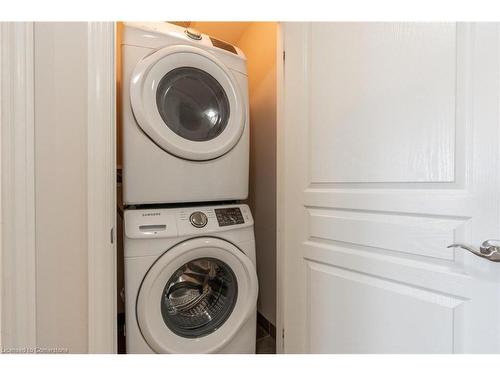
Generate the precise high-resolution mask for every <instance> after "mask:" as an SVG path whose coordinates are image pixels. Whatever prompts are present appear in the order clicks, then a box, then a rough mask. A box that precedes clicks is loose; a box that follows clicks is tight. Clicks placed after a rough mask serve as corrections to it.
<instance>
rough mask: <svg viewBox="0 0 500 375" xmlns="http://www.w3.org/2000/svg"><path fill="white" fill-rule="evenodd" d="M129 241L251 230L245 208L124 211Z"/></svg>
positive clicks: (222, 207) (219, 207) (224, 206)
mask: <svg viewBox="0 0 500 375" xmlns="http://www.w3.org/2000/svg"><path fill="white" fill-rule="evenodd" d="M124 225H125V235H126V236H127V237H128V238H172V237H183V236H191V235H199V234H202V233H207V234H209V233H218V232H223V231H231V230H236V229H240V228H246V227H251V226H253V219H252V214H251V212H250V208H249V207H248V206H247V205H246V204H237V205H236V204H231V205H220V206H198V207H182V208H154V209H153V208H149V209H128V210H125V218H124Z"/></svg>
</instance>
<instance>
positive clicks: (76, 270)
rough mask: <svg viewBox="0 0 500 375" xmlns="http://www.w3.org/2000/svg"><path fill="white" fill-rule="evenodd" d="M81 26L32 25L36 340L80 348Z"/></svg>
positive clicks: (83, 342) (83, 335) (83, 297)
mask: <svg viewBox="0 0 500 375" xmlns="http://www.w3.org/2000/svg"><path fill="white" fill-rule="evenodd" d="M86 61H87V25H86V24H85V23H36V24H35V148H36V151H35V160H36V164H35V174H36V175H35V178H36V185H35V194H36V252H37V266H36V281H37V346H39V347H45V348H67V349H68V350H69V351H70V352H71V353H81V352H86V351H87V131H86V128H87V64H86Z"/></svg>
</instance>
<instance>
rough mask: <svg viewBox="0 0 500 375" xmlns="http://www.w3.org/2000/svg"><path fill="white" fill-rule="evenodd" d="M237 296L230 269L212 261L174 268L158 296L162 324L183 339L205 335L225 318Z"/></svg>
mask: <svg viewBox="0 0 500 375" xmlns="http://www.w3.org/2000/svg"><path fill="white" fill-rule="evenodd" d="M237 297H238V283H237V281H236V276H235V274H234V272H233V271H232V270H231V268H230V267H229V266H228V265H227V264H226V263H224V262H222V261H221V260H218V259H215V258H198V259H195V260H191V261H190V262H188V263H186V264H184V265H183V266H181V267H180V268H178V269H177V270H176V271H175V272H174V274H173V275H172V276H171V277H170V279H169V280H168V281H167V283H166V285H165V288H164V289H163V293H162V296H161V302H160V309H161V315H162V317H163V321H164V322H165V324H166V325H167V327H168V328H169V329H170V330H171V331H172V332H174V333H175V334H177V335H179V336H182V337H186V338H197V337H203V336H206V335H208V334H210V333H212V332H214V331H215V330H217V329H218V328H219V327H220V326H222V325H223V324H224V322H225V321H226V320H227V319H228V318H229V316H230V315H231V312H232V311H233V309H234V306H235V304H236V300H237Z"/></svg>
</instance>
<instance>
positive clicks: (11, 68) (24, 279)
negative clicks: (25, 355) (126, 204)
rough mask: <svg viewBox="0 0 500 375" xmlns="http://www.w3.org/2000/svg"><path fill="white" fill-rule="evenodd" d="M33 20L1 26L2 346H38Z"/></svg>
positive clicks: (0, 24)
mask: <svg viewBox="0 0 500 375" xmlns="http://www.w3.org/2000/svg"><path fill="white" fill-rule="evenodd" d="M33 71H34V38H33V22H15V23H14V22H2V23H0V82H1V86H0V118H1V124H0V127H1V128H0V158H1V163H0V169H1V184H0V189H1V203H0V211H1V225H0V238H1V240H0V290H1V293H0V346H1V347H3V348H4V349H6V350H8V349H14V348H19V349H21V348H26V349H28V348H29V349H32V348H35V347H36V252H35V126H34V125H35V124H34V88H35V86H34V76H33Z"/></svg>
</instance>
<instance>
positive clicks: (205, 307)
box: [124, 205, 258, 353]
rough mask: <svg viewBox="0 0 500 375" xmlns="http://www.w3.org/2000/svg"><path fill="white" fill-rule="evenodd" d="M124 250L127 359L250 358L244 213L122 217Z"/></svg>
mask: <svg viewBox="0 0 500 375" xmlns="http://www.w3.org/2000/svg"><path fill="white" fill-rule="evenodd" d="M193 214H196V215H197V216H201V214H202V215H204V217H206V223H205V225H204V226H202V227H199V226H197V225H194V224H193V222H192V220H191V217H192V216H193ZM235 218H237V220H234V219H235ZM229 222H232V224H228V223H229ZM159 228H161V229H159ZM124 246H125V294H126V298H125V303H126V323H127V352H128V353H254V352H255V332H256V314H257V294H258V281H257V274H256V270H255V239H254V232H253V219H252V215H251V213H250V209H249V208H248V206H246V205H221V206H207V207H182V208H166V209H145V210H126V211H125V233H124Z"/></svg>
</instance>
